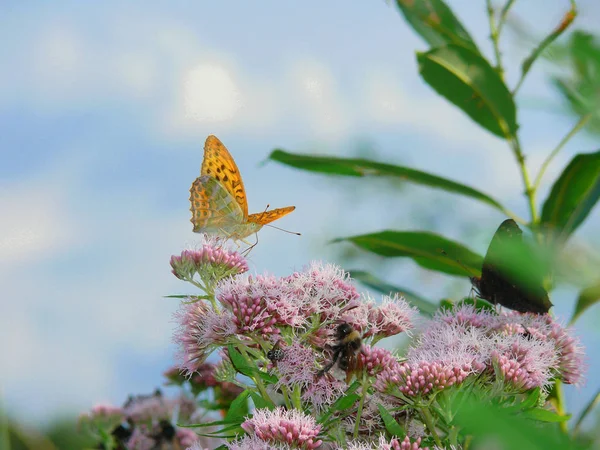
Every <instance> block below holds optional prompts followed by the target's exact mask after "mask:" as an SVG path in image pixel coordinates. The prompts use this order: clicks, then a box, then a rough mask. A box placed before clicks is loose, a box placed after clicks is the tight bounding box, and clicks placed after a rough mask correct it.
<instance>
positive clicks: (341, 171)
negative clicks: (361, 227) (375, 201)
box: [269, 149, 505, 212]
mask: <svg viewBox="0 0 600 450" xmlns="http://www.w3.org/2000/svg"><path fill="white" fill-rule="evenodd" d="M269 159H271V160H273V161H277V162H280V163H282V164H285V165H288V166H291V167H295V168H297V169H302V170H307V171H310V172H319V173H326V174H330V175H343V176H351V177H365V176H378V177H382V176H389V177H397V178H400V179H401V180H403V181H410V182H412V183H415V184H420V185H424V186H429V187H431V188H434V189H442V190H444V191H446V192H451V193H453V194H460V195H464V196H466V197H470V198H473V199H475V200H479V201H481V202H484V203H487V204H488V205H490V206H493V207H494V208H496V209H498V210H500V211H503V212H505V209H504V207H503V206H502V205H501V204H500V203H499V202H498V201H496V200H494V199H493V198H491V197H490V196H488V195H486V194H484V193H482V192H480V191H478V190H476V189H473V188H471V187H469V186H466V185H464V184H461V183H457V182H455V181H452V180H448V179H447V178H442V177H438V176H436V175H432V174H430V173H427V172H421V171H420V170H415V169H411V168H408V167H404V166H396V165H393V164H385V163H380V162H376V161H371V160H368V159H363V158H336V157H333V156H317V155H301V154H297V153H288V152H286V151H284V150H280V149H276V150H273V152H272V153H271V154H270V155H269Z"/></svg>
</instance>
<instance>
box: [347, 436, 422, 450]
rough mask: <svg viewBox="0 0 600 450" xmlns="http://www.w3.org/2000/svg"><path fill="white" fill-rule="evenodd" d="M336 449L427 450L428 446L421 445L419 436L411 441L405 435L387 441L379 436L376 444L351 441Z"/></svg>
mask: <svg viewBox="0 0 600 450" xmlns="http://www.w3.org/2000/svg"><path fill="white" fill-rule="evenodd" d="M374 445H375V446H374ZM337 450H429V447H421V438H417V439H416V440H414V441H411V440H410V438H409V437H408V436H406V437H405V438H404V439H402V440H398V439H396V438H393V439H392V440H390V441H388V440H387V439H386V438H385V436H380V437H379V442H378V443H377V444H374V443H371V442H360V441H352V442H350V443H349V444H348V446H346V447H344V448H343V449H342V447H338V448H337Z"/></svg>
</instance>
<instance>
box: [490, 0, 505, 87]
mask: <svg viewBox="0 0 600 450" xmlns="http://www.w3.org/2000/svg"><path fill="white" fill-rule="evenodd" d="M485 3H486V6H487V13H488V20H489V24H490V39H491V40H492V45H493V47H494V56H495V57H496V72H498V75H500V77H501V78H504V69H503V68H502V56H501V54H500V28H499V27H497V26H496V20H495V19H494V8H493V7H492V0H486V1H485Z"/></svg>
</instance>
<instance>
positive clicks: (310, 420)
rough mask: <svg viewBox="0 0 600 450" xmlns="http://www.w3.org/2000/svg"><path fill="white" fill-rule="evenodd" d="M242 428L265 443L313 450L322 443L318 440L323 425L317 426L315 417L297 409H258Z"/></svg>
mask: <svg viewBox="0 0 600 450" xmlns="http://www.w3.org/2000/svg"><path fill="white" fill-rule="evenodd" d="M242 428H243V429H244V430H245V431H246V432H247V433H248V434H250V435H254V436H256V437H258V438H259V439H260V440H262V441H264V442H268V443H275V444H277V443H282V444H288V445H290V446H293V447H294V448H301V449H307V450H312V449H315V448H317V447H319V446H320V445H321V443H322V441H321V440H320V439H317V436H318V435H319V431H320V430H321V425H317V422H316V421H315V418H314V417H312V416H309V415H306V414H304V413H303V412H301V411H298V410H295V409H293V410H286V409H284V408H282V407H279V408H276V409H274V410H269V409H266V408H263V409H256V410H254V414H253V416H252V417H251V418H248V419H246V421H245V422H244V423H242Z"/></svg>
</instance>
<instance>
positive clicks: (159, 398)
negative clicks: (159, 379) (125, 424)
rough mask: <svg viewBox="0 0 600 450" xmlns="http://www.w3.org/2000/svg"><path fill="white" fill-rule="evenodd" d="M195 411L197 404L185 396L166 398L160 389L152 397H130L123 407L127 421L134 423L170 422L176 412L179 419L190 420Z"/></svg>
mask: <svg viewBox="0 0 600 450" xmlns="http://www.w3.org/2000/svg"><path fill="white" fill-rule="evenodd" d="M195 410H196V404H195V403H194V401H193V400H191V399H189V398H187V397H185V396H183V395H181V396H180V397H176V398H166V397H164V396H163V395H162V393H161V392H160V390H158V389H157V390H156V391H155V392H154V393H153V394H151V395H138V396H135V397H129V399H128V400H127V402H126V403H125V405H124V406H123V412H124V414H125V416H126V418H127V420H128V421H131V422H134V423H141V422H150V423H153V422H158V421H160V420H168V421H170V420H171V417H172V415H173V413H174V412H175V411H178V415H179V419H180V420H181V421H184V420H187V419H189V418H190V417H191V415H192V414H193V413H194V411H195Z"/></svg>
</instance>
